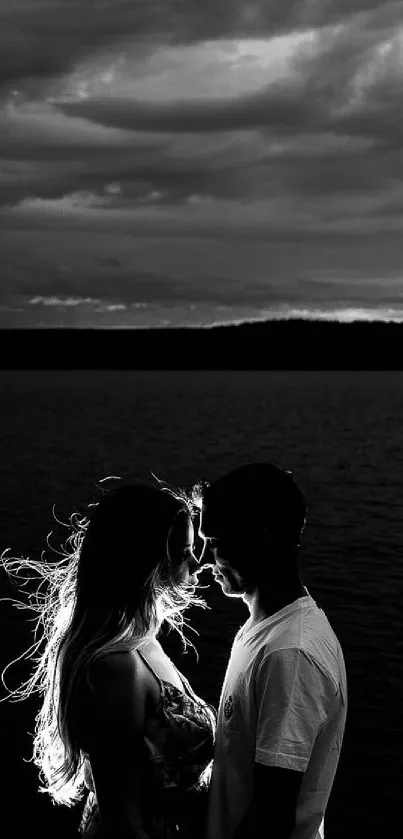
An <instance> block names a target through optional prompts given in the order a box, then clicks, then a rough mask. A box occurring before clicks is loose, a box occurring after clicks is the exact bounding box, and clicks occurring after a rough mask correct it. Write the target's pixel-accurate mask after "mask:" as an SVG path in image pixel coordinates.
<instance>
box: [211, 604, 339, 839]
mask: <svg viewBox="0 0 403 839" xmlns="http://www.w3.org/2000/svg"><path fill="white" fill-rule="evenodd" d="M305 590H306V596H305V597H300V598H299V599H298V600H295V601H294V602H293V603H291V604H289V605H288V606H285V608H284V609H281V610H280V611H279V612H276V613H275V614H274V615H271V616H270V617H268V618H265V619H264V620H261V621H259V622H255V623H253V622H252V621H251V619H249V620H248V621H246V623H245V624H244V626H242V627H241V628H240V630H239V632H238V633H237V635H236V636H235V639H234V643H233V646H232V651H231V656H230V660H229V662H228V667H227V672H226V675H225V679H224V684H223V688H222V692H221V699H220V705H219V711H218V725H217V734H216V747H215V758H214V763H213V774H212V779H211V787H210V803H209V813H208V830H207V839H232V837H233V836H234V832H235V830H236V828H237V827H238V825H239V824H240V822H241V820H242V818H243V817H244V815H245V813H246V811H247V810H248V808H249V805H250V802H251V799H252V790H253V773H254V763H255V761H256V762H257V763H262V764H265V765H266V766H282V767H285V768H288V769H296V770H298V771H300V772H303V773H304V777H303V779H302V784H301V788H300V793H299V796H298V801H297V814H296V827H295V830H294V831H293V833H292V839H322V837H323V836H324V828H323V819H324V814H325V810H326V805H327V802H328V798H329V794H330V790H331V787H332V783H333V779H334V776H335V773H336V768H337V764H338V760H339V754H340V748H341V743H342V739H343V733H344V725H345V719H346V712H347V682H346V671H345V666H344V659H343V653H342V650H341V647H340V644H339V642H338V640H337V638H336V635H335V634H334V632H333V630H332V628H331V626H330V623H329V621H328V619H327V617H326V615H325V613H324V612H323V610H322V609H319V607H318V606H317V605H316V603H315V601H314V600H313V599H312V597H311V596H310V595H309V592H308V590H307V589H305ZM267 794H268V799H269V797H270V790H268V791H267ZM267 828H268V835H269V830H270V824H269V823H268V825H267Z"/></svg>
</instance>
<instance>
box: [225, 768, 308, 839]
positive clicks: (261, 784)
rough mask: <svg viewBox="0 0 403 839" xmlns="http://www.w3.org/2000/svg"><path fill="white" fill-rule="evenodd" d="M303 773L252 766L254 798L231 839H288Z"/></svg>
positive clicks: (294, 819)
mask: <svg viewBox="0 0 403 839" xmlns="http://www.w3.org/2000/svg"><path fill="white" fill-rule="evenodd" d="M302 777H303V772H298V771H296V770H294V769H284V768H283V767H279V766H265V765H263V764H261V763H255V765H254V778H253V798H252V802H251V805H250V807H249V810H248V811H247V813H246V814H245V816H244V818H243V819H242V822H241V824H240V825H239V827H238V829H237V831H236V833H235V836H234V839H264V837H265V836H267V837H268V839H290V837H291V835H292V832H293V830H294V828H295V822H296V812H297V799H298V794H299V790H300V787H301V781H302Z"/></svg>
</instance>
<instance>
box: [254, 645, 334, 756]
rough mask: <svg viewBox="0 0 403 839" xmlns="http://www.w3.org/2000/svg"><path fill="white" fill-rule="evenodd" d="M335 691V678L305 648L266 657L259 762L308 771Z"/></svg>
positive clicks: (260, 683)
mask: <svg viewBox="0 0 403 839" xmlns="http://www.w3.org/2000/svg"><path fill="white" fill-rule="evenodd" d="M332 692H333V690H332V686H331V682H330V679H329V678H328V677H326V676H325V675H324V674H323V673H322V672H321V670H319V668H318V667H317V666H316V664H315V663H314V662H313V661H312V660H311V659H309V658H308V657H307V656H306V655H305V653H304V652H302V650H300V649H297V648H291V649H284V650H276V651H275V652H273V653H269V654H268V655H267V656H265V657H264V658H263V659H262V661H261V663H260V665H259V668H258V671H257V675H256V694H255V696H256V702H257V714H258V717H257V733H256V752H255V760H256V762H257V763H262V764H265V765H266V766H281V767H284V768H286V769H295V770H298V771H300V772H305V770H306V768H307V765H308V761H309V758H310V755H311V752H312V749H313V746H314V743H315V740H316V738H317V736H318V733H319V730H320V728H321V726H322V724H323V723H324V721H325V720H326V717H327V713H328V710H329V706H330V704H331V693H332Z"/></svg>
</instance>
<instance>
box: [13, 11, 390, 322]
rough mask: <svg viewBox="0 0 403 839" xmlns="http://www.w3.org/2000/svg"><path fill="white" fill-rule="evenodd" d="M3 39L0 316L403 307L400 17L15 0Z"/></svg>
mask: <svg viewBox="0 0 403 839" xmlns="http://www.w3.org/2000/svg"><path fill="white" fill-rule="evenodd" d="M0 33H1V34H0V95H1V111H0V246H1V252H2V254H3V256H2V276H3V278H4V282H3V291H2V299H1V309H0V322H1V318H3V321H2V322H3V323H5V324H6V325H10V324H14V323H15V324H16V325H18V324H22V323H23V322H24V323H25V320H26V319H28V321H29V319H30V318H31V319H32V318H37V319H38V320H37V321H35V322H39V323H42V322H46V323H47V322H48V320H49V318H50V317H53V318H54V319H55V323H59V322H61V321H60V318H61V317H62V315H63V318H65V317H66V316H67V315H66V312H69V313H70V314H69V315H68V317H70V318H73V317H74V318H76V319H77V318H79V317H81V316H82V315H80V314H79V313H82V312H85V313H86V314H85V317H90V318H91V319H92V321H91V322H93V323H94V324H96V323H99V324H101V321H102V323H106V319H108V318H109V320H108V321H107V323H108V324H109V323H112V322H113V323H115V322H116V325H119V324H121V325H130V324H131V323H132V324H133V325H136V324H137V325H145V323H146V320H147V317H148V316H149V317H153V316H152V315H151V314H149V313H150V312H151V311H154V312H155V311H156V309H157V310H158V316H156V317H157V319H158V318H159V320H158V323H159V322H160V321H162V320H163V321H165V322H167V321H168V322H172V323H175V322H178V319H179V320H180V322H183V323H186V322H189V323H190V322H195V321H197V319H198V318H199V320H200V323H210V322H212V321H215V319H216V318H220V317H222V316H223V308H220V307H224V310H225V311H224V316H225V318H228V319H229V320H231V319H236V318H238V317H239V318H242V317H253V316H256V317H261V316H267V315H268V314H269V315H270V313H272V314H273V313H274V314H276V313H277V312H278V311H281V312H282V313H283V314H286V313H287V312H289V311H290V310H292V311H294V310H295V307H297V309H298V307H299V309H298V311H302V308H303V307H305V308H306V310H307V311H312V312H314V311H315V312H318V310H319V312H322V313H323V316H328V314H329V312H330V313H332V312H333V313H334V312H335V311H337V312H340V311H344V310H346V311H347V310H350V311H353V309H354V311H356V312H357V311H361V310H362V311H364V312H368V313H369V314H370V313H371V312H374V311H375V312H376V311H378V312H379V313H380V316H382V317H386V316H387V313H388V312H390V311H391V312H392V314H393V312H395V313H398V312H400V311H401V304H402V295H401V291H400V288H403V285H402V284H401V279H402V277H401V264H402V256H403V253H402V251H403V246H402V244H401V241H402V239H401V233H402V226H403V225H402V220H403V216H402V213H403V185H402V172H403V166H402V164H403V159H402V158H403V152H402V150H401V149H402V139H403V137H402V134H403V128H402V125H403V123H402V120H401V118H400V113H401V107H402V104H403V102H402V99H403V94H402V90H403V86H402V82H403V3H401V2H390V3H388V2H386V3H385V2H375V0H372V2H370V0H361V2H360V0H349V2H348V3H347V2H346V0H332V2H330V0H329V2H325V0H324V2H322V3H315V2H312V0H307V1H306V2H301V0H298V2H290V3H284V2H282V0H281V2H280V0H277V2H271V3H267V2H263V0H262V2H241V1H240V0H215V2H204V3H203V4H201V3H200V2H196V0H191V1H190V2H188V1H187V2H185V0H182V2H173V0H172V2H168V0H164V2H162V0H160V2H154V1H153V0H130V2H118V1H117V0H115V1H114V0H109V2H107V1H106V0H100V1H99V2H92V3H87V2H83V0H80V2H72V1H71V0H68V2H67V0H65V2H61V0H54V2H50V1H49V0H46V2H45V1H44V2H41V0H36V2H35V3H32V0H31V2H28V1H27V0H3V3H2V6H1V10H0ZM1 229H3V233H1ZM100 251H101V254H100ZM61 266H62V267H61ZM63 266H64V267H63ZM33 300H34V301H36V302H34V303H32V301H33ZM49 301H50V302H49ZM192 307H193V308H192ZM279 307H280V308H279ZM287 307H288V308H287ZM318 307H319V309H318ZM304 310H305V309H304ZM220 313H221V314H220ZM347 316H348V315H347ZM41 318H43V319H44V321H42V320H41ZM97 318H98V320H97ZM140 318H142V320H141V323H140ZM63 322H64V321H63ZM76 322H77V321H76Z"/></svg>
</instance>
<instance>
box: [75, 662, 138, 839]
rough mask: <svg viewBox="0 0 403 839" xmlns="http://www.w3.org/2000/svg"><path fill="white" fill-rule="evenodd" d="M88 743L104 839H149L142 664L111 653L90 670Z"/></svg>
mask: <svg viewBox="0 0 403 839" xmlns="http://www.w3.org/2000/svg"><path fill="white" fill-rule="evenodd" d="M91 683H92V688H91V689H90V697H89V699H90V701H89V704H88V705H87V707H88V710H89V714H88V723H87V731H86V741H87V742H88V754H89V758H90V762H91V769H92V774H93V778H94V784H95V790H96V796H97V800H98V806H99V813H100V817H101V822H102V828H103V831H104V832H105V836H106V837H108V839H109V837H111V839H112V837H113V839H148V834H147V832H146V830H145V828H144V823H143V812H142V802H141V790H142V784H144V777H145V766H144V741H143V727H144V718H145V702H146V696H147V690H148V689H147V679H146V678H145V674H144V670H143V665H142V662H141V659H139V658H138V657H137V656H136V655H132V654H130V653H128V652H127V653H126V652H117V653H110V654H109V655H107V656H104V657H103V658H101V659H98V661H96V662H95V664H94V665H93V667H92V669H91Z"/></svg>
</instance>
